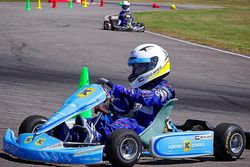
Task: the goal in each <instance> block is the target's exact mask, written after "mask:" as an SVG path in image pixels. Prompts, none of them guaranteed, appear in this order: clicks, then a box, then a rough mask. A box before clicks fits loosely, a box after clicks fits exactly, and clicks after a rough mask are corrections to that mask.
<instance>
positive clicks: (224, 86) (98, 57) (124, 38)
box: [0, 3, 250, 167]
mask: <svg viewBox="0 0 250 167" xmlns="http://www.w3.org/2000/svg"><path fill="white" fill-rule="evenodd" d="M31 7H32V10H31V11H29V12H27V11H25V10H24V8H25V6H24V3H0V115H1V119H0V140H2V138H3V135H4V134H5V132H6V129H7V128H11V129H12V130H14V132H15V134H16V133H17V130H18V127H19V125H20V123H21V121H22V120H23V119H24V118H26V117H27V116H29V115H34V114H40V115H44V116H47V117H49V116H51V115H52V113H53V112H55V111H57V109H59V107H60V106H61V104H62V103H63V102H64V100H65V99H66V98H67V97H68V96H70V95H71V94H72V93H73V92H74V91H75V90H76V89H77V86H78V81H79V77H80V72H81V67H82V66H83V65H84V66H87V67H88V68H89V74H90V80H91V82H94V81H96V80H97V79H98V78H100V77H105V78H108V79H109V80H111V81H112V82H114V83H119V84H125V85H128V84H127V75H128V68H127V65H126V64H127V58H128V53H129V52H130V50H131V49H133V48H134V47H136V46H137V45H139V44H142V43H156V44H158V45H160V46H162V47H164V48H165V49H166V50H167V51H168V52H169V53H170V55H171V62H172V72H171V74H170V76H169V77H168V80H169V82H170V83H171V84H172V85H173V87H174V88H175V90H176V94H177V98H178V99H179V101H178V102H177V103H176V105H175V107H174V112H173V114H172V119H173V120H174V121H175V122H176V123H183V122H184V121H185V120H186V119H189V118H193V119H202V120H207V121H209V122H210V123H212V124H213V125H214V126H216V125H217V124H219V123H221V122H231V123H236V124H238V125H240V126H241V127H242V128H243V129H244V130H246V131H247V130H248V131H249V130H250V123H249V121H250V68H249V67H250V60H249V59H246V58H243V57H238V56H235V55H232V54H228V53H222V52H217V51H214V50H210V49H206V48H202V47H199V46H194V45H190V44H187V43H182V42H178V41H175V40H171V39H167V38H164V37H159V36H155V35H152V34H149V33H129V32H112V31H104V30H102V23H103V18H104V16H105V15H108V14H112V13H117V12H118V11H119V10H120V9H119V7H118V6H117V5H107V4H106V5H105V7H103V8H100V7H99V6H98V5H91V6H90V7H88V8H82V7H81V6H80V5H74V8H73V9H69V8H68V7H67V4H57V8H56V9H52V8H51V4H47V3H43V4H42V7H43V9H42V10H36V9H35V7H36V4H32V6H31ZM132 10H134V11H145V10H157V9H152V8H150V7H147V6H141V7H133V8H132ZM162 10H167V8H166V9H162ZM0 146H1V147H2V141H1V142H0ZM0 156H1V157H0V166H47V165H48V164H42V163H31V162H24V161H20V160H17V159H15V158H13V157H10V156H8V155H6V154H4V153H3V152H2V151H1V152H0ZM249 161H250V151H248V150H245V152H244V153H243V155H242V157H241V159H240V160H238V161H234V162H219V161H216V160H215V159H214V158H213V157H203V158H192V159H185V160H164V159H153V158H144V157H142V158H141V160H140V161H139V162H138V164H137V165H136V166H145V167H146V166H227V167H228V166H250V162H249ZM105 164H106V165H107V166H109V164H108V163H105ZM50 166H54V165H50ZM63 166H65V165H63ZM66 166H67V165H66Z"/></svg>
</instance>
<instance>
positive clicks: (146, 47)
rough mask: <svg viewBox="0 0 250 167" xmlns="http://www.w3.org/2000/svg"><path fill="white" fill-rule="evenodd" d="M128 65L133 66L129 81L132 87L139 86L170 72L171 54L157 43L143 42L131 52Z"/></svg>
mask: <svg viewBox="0 0 250 167" xmlns="http://www.w3.org/2000/svg"><path fill="white" fill-rule="evenodd" d="M128 66H129V67H130V68H131V74H130V75H129V77H128V81H129V83H130V85H131V87H132V88H139V87H141V86H143V85H145V84H147V83H149V82H150V81H153V80H158V79H161V78H164V77H166V76H167V75H168V74H169V72H170V60H169V54H168V53H167V51H166V50H164V49H163V48H162V47H160V46H158V45H156V44H142V45H139V46H137V47H136V48H135V49H134V50H132V52H131V53H130V55H129V59H128Z"/></svg>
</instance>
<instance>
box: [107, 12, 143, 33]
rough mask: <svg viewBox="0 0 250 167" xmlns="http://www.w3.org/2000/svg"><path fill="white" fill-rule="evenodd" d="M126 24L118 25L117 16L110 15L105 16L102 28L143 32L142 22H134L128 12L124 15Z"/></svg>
mask: <svg viewBox="0 0 250 167" xmlns="http://www.w3.org/2000/svg"><path fill="white" fill-rule="evenodd" d="M126 20H127V23H128V24H127V26H119V25H118V22H119V20H118V16H116V15H110V16H107V17H106V18H105V21H104V22H103V29H104V30H113V31H136V32H144V31H145V26H144V24H143V23H134V22H133V19H132V16H131V15H130V14H127V15H126Z"/></svg>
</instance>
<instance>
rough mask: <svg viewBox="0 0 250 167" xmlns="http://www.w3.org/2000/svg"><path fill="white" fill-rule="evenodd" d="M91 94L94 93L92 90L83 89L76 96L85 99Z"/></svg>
mask: <svg viewBox="0 0 250 167" xmlns="http://www.w3.org/2000/svg"><path fill="white" fill-rule="evenodd" d="M93 92H95V89H94V88H85V89H83V91H81V92H80V93H78V94H77V96H78V97H81V98H86V97H88V96H90V95H91V94H92V93H93Z"/></svg>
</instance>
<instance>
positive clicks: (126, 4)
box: [122, 1, 130, 12]
mask: <svg viewBox="0 0 250 167" xmlns="http://www.w3.org/2000/svg"><path fill="white" fill-rule="evenodd" d="M122 10H123V11H125V12H128V11H129V10H130V3H129V2H128V1H123V2H122Z"/></svg>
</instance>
